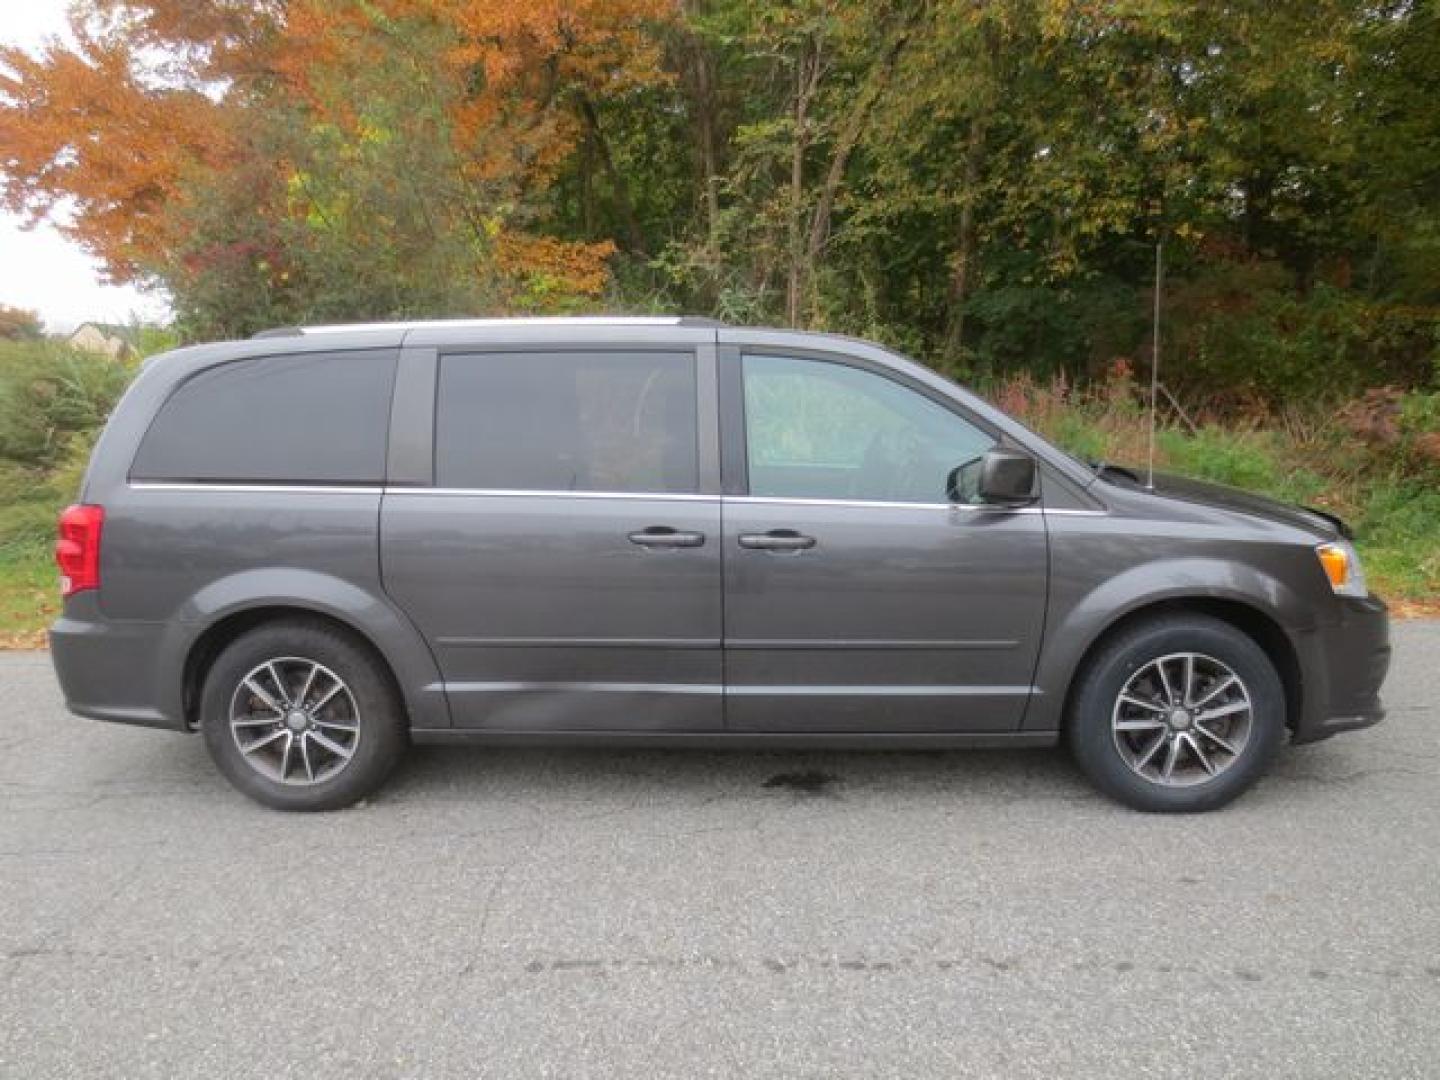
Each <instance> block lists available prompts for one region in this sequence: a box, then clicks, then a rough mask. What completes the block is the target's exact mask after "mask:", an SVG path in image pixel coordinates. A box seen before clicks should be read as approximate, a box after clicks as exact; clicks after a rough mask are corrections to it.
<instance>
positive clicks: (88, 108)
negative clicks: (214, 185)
mask: <svg viewBox="0 0 1440 1080" xmlns="http://www.w3.org/2000/svg"><path fill="white" fill-rule="evenodd" d="M76 30H77V34H76V37H77V42H76V47H75V48H74V49H70V48H66V47H64V46H62V45H60V44H58V43H53V42H52V43H51V44H49V45H47V46H46V47H45V48H44V50H43V51H42V52H41V53H40V55H39V56H31V55H29V54H27V53H26V52H24V51H23V50H21V49H17V48H9V47H7V48H0V101H3V103H4V104H3V107H0V161H3V162H4V163H5V171H4V175H3V183H0V202H3V203H4V205H5V207H6V208H7V209H9V210H11V211H12V212H15V213H20V214H24V215H26V216H27V217H29V218H30V219H31V220H38V219H39V218H41V217H44V216H45V215H47V214H49V213H51V212H52V211H54V210H55V209H57V208H60V207H68V208H71V209H72V210H73V217H69V216H66V217H62V218H61V220H60V221H59V224H60V227H61V229H62V230H63V231H65V232H67V233H69V234H70V235H71V236H72V237H74V238H75V239H76V240H78V241H79V242H80V243H81V244H82V245H83V246H84V247H86V248H87V249H88V250H90V251H92V252H93V253H95V254H96V255H98V256H99V257H100V258H101V260H103V262H104V263H105V265H106V267H107V269H108V271H109V273H110V275H111V276H112V277H113V278H116V279H124V278H127V277H130V276H132V275H133V273H134V271H135V269H136V267H137V266H138V265H141V264H144V263H146V262H149V261H152V260H154V259H156V258H158V257H163V254H164V252H165V250H166V245H167V242H168V240H169V239H170V236H169V231H170V230H169V228H168V225H167V222H166V218H165V210H166V207H167V204H168V203H169V201H170V200H171V199H172V198H173V197H174V196H175V194H176V192H177V190H178V187H179V184H180V180H181V177H182V176H183V174H184V173H185V171H186V170H187V169H188V168H191V167H193V166H195V165H201V166H209V167H217V166H219V164H220V163H221V162H222V161H223V160H224V158H225V155H226V152H227V149H228V141H227V139H226V137H225V135H224V132H225V126H224V124H223V123H222V122H221V120H220V116H219V113H220V112H221V107H220V106H219V105H217V104H216V103H215V102H214V101H212V100H210V99H209V98H207V97H206V96H205V95H203V94H201V93H198V92H197V91H195V90H191V89H187V88H184V87H165V88H157V87H154V86H150V85H147V84H146V83H145V82H143V81H142V80H141V78H139V77H138V76H137V72H136V65H135V63H134V56H133V53H132V52H131V51H130V49H129V47H128V46H127V44H126V43H125V42H124V41H123V40H115V39H112V38H104V39H101V38H96V37H92V36H90V35H89V34H88V33H86V32H85V30H84V27H83V26H77V27H76Z"/></svg>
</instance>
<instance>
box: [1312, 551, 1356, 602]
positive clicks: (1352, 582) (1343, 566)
mask: <svg viewBox="0 0 1440 1080" xmlns="http://www.w3.org/2000/svg"><path fill="white" fill-rule="evenodd" d="M1315 554H1316V555H1317V556H1318V557H1319V559H1320V565H1321V567H1322V568H1323V569H1324V570H1325V576H1326V577H1327V578H1329V579H1330V587H1331V588H1332V589H1334V590H1335V593H1336V595H1338V596H1365V595H1366V594H1367V593H1368V591H1369V590H1367V589H1366V588H1365V572H1364V571H1363V570H1361V569H1360V556H1359V555H1357V554H1355V549H1354V548H1353V547H1351V546H1350V545H1349V544H1347V543H1346V542H1345V541H1343V540H1339V541H1336V542H1335V543H1333V544H1321V545H1320V546H1319V547H1317V548H1316V549H1315Z"/></svg>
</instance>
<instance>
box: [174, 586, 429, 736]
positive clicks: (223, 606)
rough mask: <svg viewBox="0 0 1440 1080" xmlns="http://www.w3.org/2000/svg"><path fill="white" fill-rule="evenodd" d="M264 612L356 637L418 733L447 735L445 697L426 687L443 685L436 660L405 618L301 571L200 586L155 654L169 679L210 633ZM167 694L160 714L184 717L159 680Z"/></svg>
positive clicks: (355, 589)
mask: <svg viewBox="0 0 1440 1080" xmlns="http://www.w3.org/2000/svg"><path fill="white" fill-rule="evenodd" d="M262 608H286V609H291V610H295V611H307V612H312V613H315V614H318V615H326V616H329V617H330V618H332V619H334V620H335V621H337V622H339V623H342V624H344V625H346V626H349V627H350V628H351V629H352V630H354V631H355V632H356V633H358V634H360V635H361V636H362V637H364V638H365V639H366V640H368V641H369V642H370V644H371V645H373V646H374V647H375V649H376V650H377V651H378V652H379V653H380V655H381V656H383V657H384V658H385V660H386V661H387V662H388V663H389V664H390V667H391V670H392V671H393V672H394V674H395V679H396V682H397V683H399V686H400V692H401V694H402V695H403V697H404V699H405V706H406V708H407V710H408V711H409V714H410V723H411V725H412V726H415V727H426V728H429V727H449V726H450V713H449V708H448V706H447V704H446V702H445V699H444V695H443V694H434V693H426V692H425V689H424V688H425V687H427V686H436V685H438V684H439V683H440V682H441V679H440V672H439V668H438V667H437V666H436V663H435V657H434V655H433V654H432V653H431V652H430V649H429V647H428V646H427V645H426V644H425V641H424V639H423V638H422V637H421V636H420V634H419V632H418V631H417V630H416V629H415V627H414V625H413V624H412V623H411V622H410V620H409V619H408V618H406V617H405V615H404V614H403V613H402V612H401V611H400V610H399V609H397V608H396V607H394V605H392V604H390V603H389V602H388V601H387V600H385V599H384V598H383V597H380V596H377V595H376V594H374V593H372V592H368V591H366V590H365V589H362V588H360V587H359V586H357V585H355V584H353V583H351V582H349V581H346V580H344V579H342V578H337V577H334V576H332V575H329V574H324V573H320V572H318V571H314V570H304V569H300V568H280V569H263V570H245V571H241V572H239V573H235V574H230V575H228V576H226V577H222V578H217V579H216V580H214V581H211V582H209V583H207V584H206V585H205V587H204V588H202V589H200V590H199V591H198V592H196V593H195V594H194V595H193V596H191V597H190V598H189V599H188V600H186V601H185V603H184V604H182V605H181V607H180V609H179V610H178V611H177V612H176V616H175V618H173V619H171V620H170V622H169V623H168V624H167V626H166V629H165V632H164V636H163V639H162V647H161V648H160V649H159V650H158V653H159V655H160V656H161V657H163V658H166V660H164V661H162V662H165V663H167V664H168V665H172V666H170V670H171V671H172V672H178V671H181V670H183V664H184V659H185V657H187V656H189V655H190V651H191V649H193V648H194V646H195V643H196V642H197V641H199V640H200V638H201V636H202V635H203V634H204V633H205V632H206V631H207V630H209V629H210V628H212V627H214V626H216V625H217V624H218V623H220V622H222V621H223V620H225V619H228V618H230V617H231V616H233V615H238V614H241V613H243V612H246V611H255V610H259V609H262ZM156 685H158V686H162V687H164V688H165V695H166V700H165V701H164V702H163V704H162V709H163V711H164V712H165V713H166V714H168V715H171V716H177V717H178V716H183V715H184V702H183V686H182V680H180V679H178V678H169V679H159V680H157V682H156Z"/></svg>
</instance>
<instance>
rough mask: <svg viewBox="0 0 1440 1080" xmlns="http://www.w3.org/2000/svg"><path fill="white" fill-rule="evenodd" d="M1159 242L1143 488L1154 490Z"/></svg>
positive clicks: (1157, 242)
mask: <svg viewBox="0 0 1440 1080" xmlns="http://www.w3.org/2000/svg"><path fill="white" fill-rule="evenodd" d="M1160 252H1161V241H1160V240H1158V239H1157V240H1156V241H1155V325H1154V333H1153V334H1152V335H1151V336H1152V337H1153V339H1154V340H1153V341H1152V342H1151V347H1150V447H1149V462H1148V467H1147V469H1146V477H1145V487H1146V488H1148V489H1149V490H1151V491H1154V490H1155V424H1156V411H1157V409H1158V408H1159V404H1160V397H1159V395H1160V281H1161V274H1162V271H1163V265H1164V264H1163V263H1162V261H1161V254H1160Z"/></svg>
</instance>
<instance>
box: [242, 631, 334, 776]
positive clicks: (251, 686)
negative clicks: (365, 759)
mask: <svg viewBox="0 0 1440 1080" xmlns="http://www.w3.org/2000/svg"><path fill="white" fill-rule="evenodd" d="M230 734H231V737H232V738H234V740H235V745H236V747H238V748H239V750H240V756H241V757H242V758H243V759H244V760H245V762H246V763H248V764H249V766H250V767H251V768H252V769H254V770H255V771H256V772H258V773H260V775H262V776H264V777H265V778H267V779H269V780H272V781H275V782H277V783H281V784H294V785H308V784H318V783H323V782H324V781H326V780H329V779H331V778H333V777H334V776H336V775H337V774H339V773H340V772H342V771H343V770H344V769H345V767H346V766H347V765H349V764H350V761H351V759H352V758H354V756H355V750H356V748H357V747H358V746H359V745H360V709H359V707H358V706H357V705H356V704H355V695H354V694H352V693H351V692H350V688H349V687H348V686H346V685H345V682H344V680H343V679H341V678H340V676H338V675H336V674H335V672H333V671H331V670H330V669H329V668H327V667H326V666H325V665H323V664H319V663H316V662H315V661H314V660H307V659H304V658H302V657H295V656H278V657H275V658H274V659H271V660H266V661H264V662H263V663H261V664H257V665H256V666H255V667H254V668H252V669H251V670H250V672H249V673H248V674H247V675H246V676H245V677H244V678H242V679H241V680H240V682H239V684H238V685H237V686H236V687H235V691H234V693H233V694H232V695H231V698H230Z"/></svg>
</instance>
